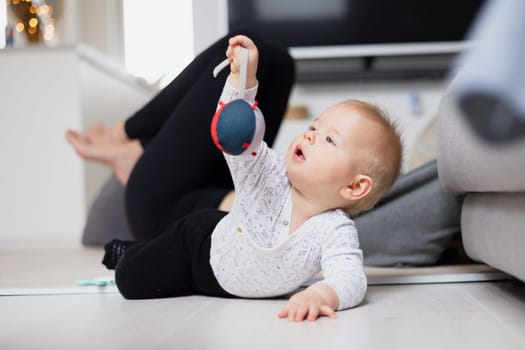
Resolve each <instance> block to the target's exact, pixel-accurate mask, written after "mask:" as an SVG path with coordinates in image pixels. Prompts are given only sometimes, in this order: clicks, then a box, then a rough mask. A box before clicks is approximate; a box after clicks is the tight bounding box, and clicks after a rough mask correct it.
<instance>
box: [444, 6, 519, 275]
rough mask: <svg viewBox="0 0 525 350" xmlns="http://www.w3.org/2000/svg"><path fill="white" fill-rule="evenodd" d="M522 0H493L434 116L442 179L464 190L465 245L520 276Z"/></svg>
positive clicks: (479, 256)
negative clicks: (436, 117) (435, 118)
mask: <svg viewBox="0 0 525 350" xmlns="http://www.w3.org/2000/svg"><path fill="white" fill-rule="evenodd" d="M523 35H525V2H524V1H521V0H509V1H491V2H489V3H488V4H487V6H486V7H485V8H484V10H483V12H482V13H481V15H480V16H479V18H478V20H477V23H476V25H475V26H474V28H473V30H472V32H471V33H470V37H471V39H473V42H475V45H474V48H473V49H472V50H471V51H470V52H468V53H466V54H463V55H462V57H461V59H460V60H459V61H458V63H457V64H456V69H455V71H454V72H453V73H452V76H453V81H452V83H451V84H450V85H449V87H448V92H447V94H446V95H445V97H444V98H443V100H442V102H441V106H440V110H439V114H438V121H437V144H438V150H437V160H438V176H439V181H440V183H441V185H442V187H443V188H444V189H445V190H447V191H450V192H454V193H464V194H465V199H464V201H463V204H462V211H461V222H460V226H461V235H462V239H463V245H464V247H465V251H466V253H467V255H468V256H469V257H471V258H472V259H474V260H478V261H481V262H484V263H486V264H488V265H491V266H493V267H495V268H497V269H499V270H502V271H504V272H507V273H508V274H510V275H513V276H515V277H516V278H518V279H520V280H523V281H525V254H524V253H523V250H524V248H525V68H524V66H523V57H525V47H524V46H523Z"/></svg>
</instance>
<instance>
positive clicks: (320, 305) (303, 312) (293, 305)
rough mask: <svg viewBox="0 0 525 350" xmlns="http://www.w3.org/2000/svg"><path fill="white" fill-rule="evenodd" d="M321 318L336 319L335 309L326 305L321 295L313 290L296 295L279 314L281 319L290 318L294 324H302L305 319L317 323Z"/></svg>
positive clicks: (306, 290)
mask: <svg viewBox="0 0 525 350" xmlns="http://www.w3.org/2000/svg"><path fill="white" fill-rule="evenodd" d="M321 316H328V317H330V318H336V316H335V311H334V309H333V308H332V307H330V306H329V305H328V304H327V303H326V301H325V300H324V298H323V297H322V296H321V294H319V293H317V292H316V291H315V290H312V289H305V290H303V291H302V292H299V293H297V294H294V295H293V296H292V297H291V298H290V299H289V300H288V303H287V304H286V306H285V307H284V308H283V309H282V310H281V312H280V313H279V318H286V317H288V319H289V320H290V321H294V322H302V321H304V320H305V319H306V320H308V321H315V320H317V318H318V317H321Z"/></svg>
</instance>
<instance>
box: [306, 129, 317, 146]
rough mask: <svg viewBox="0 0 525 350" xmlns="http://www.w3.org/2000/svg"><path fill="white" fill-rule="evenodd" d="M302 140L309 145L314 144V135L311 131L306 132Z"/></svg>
mask: <svg viewBox="0 0 525 350" xmlns="http://www.w3.org/2000/svg"><path fill="white" fill-rule="evenodd" d="M304 138H305V139H306V140H307V141H308V142H309V143H311V144H312V143H314V142H315V133H314V131H313V130H308V131H307V132H306V133H305V134H304Z"/></svg>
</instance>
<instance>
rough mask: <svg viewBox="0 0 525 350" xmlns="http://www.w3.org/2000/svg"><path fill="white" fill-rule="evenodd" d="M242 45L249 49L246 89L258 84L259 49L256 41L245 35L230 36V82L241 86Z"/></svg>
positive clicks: (227, 51) (235, 85)
mask: <svg viewBox="0 0 525 350" xmlns="http://www.w3.org/2000/svg"><path fill="white" fill-rule="evenodd" d="M241 47H244V48H245V49H247V50H248V69H247V74H246V87H245V88H246V89H250V88H252V87H254V86H256V85H257V76H256V75H257V65H258V62H259V51H258V50H257V46H255V43H254V42H253V41H252V40H251V39H250V38H248V37H247V36H244V35H236V36H234V37H232V38H230V40H229V42H228V49H227V50H226V57H228V59H229V60H230V62H231V63H230V72H231V73H230V84H232V85H233V86H234V87H236V88H239V81H240V78H239V73H240V70H241V57H242V53H241Z"/></svg>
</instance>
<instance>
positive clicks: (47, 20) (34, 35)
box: [6, 0, 58, 46]
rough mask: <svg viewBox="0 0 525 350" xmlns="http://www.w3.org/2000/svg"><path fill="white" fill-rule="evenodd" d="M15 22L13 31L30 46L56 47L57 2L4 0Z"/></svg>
mask: <svg viewBox="0 0 525 350" xmlns="http://www.w3.org/2000/svg"><path fill="white" fill-rule="evenodd" d="M6 3H7V6H8V9H9V11H11V12H12V13H13V14H14V15H15V17H16V19H17V22H16V24H15V25H14V29H15V30H16V31H17V32H18V33H19V34H21V35H24V37H25V39H26V40H27V42H28V43H30V44H37V43H44V44H45V45H46V46H56V45H58V37H57V35H56V30H55V22H56V14H57V7H58V6H57V2H56V1H46V0H6Z"/></svg>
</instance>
